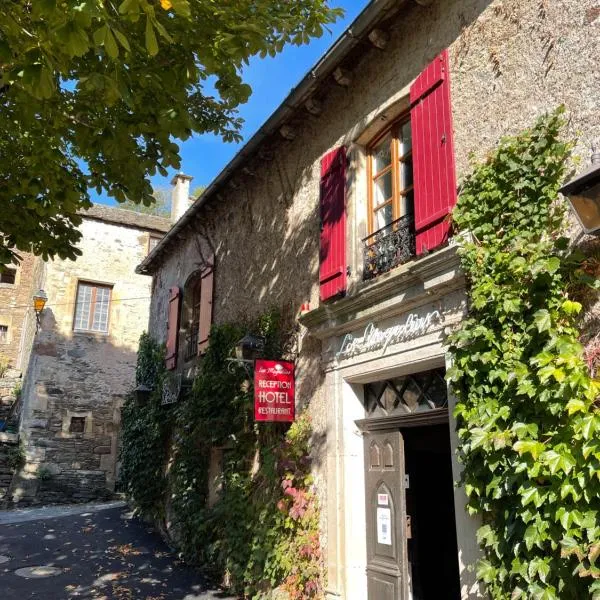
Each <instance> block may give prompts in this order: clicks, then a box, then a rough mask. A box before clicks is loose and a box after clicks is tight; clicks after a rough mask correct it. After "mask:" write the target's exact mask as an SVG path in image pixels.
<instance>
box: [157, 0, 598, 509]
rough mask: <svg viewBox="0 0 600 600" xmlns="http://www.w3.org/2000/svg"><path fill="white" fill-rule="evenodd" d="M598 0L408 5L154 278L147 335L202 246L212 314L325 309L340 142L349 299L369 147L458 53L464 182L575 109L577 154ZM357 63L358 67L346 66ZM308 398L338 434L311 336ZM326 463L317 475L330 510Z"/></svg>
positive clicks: (586, 129)
mask: <svg viewBox="0 0 600 600" xmlns="http://www.w3.org/2000/svg"><path fill="white" fill-rule="evenodd" d="M596 5H597V0H581V1H579V2H573V1H572V0H556V1H553V2H547V1H545V0H542V1H540V0H445V1H441V0H437V1H435V2H433V4H432V5H431V6H429V7H423V6H419V5H417V4H416V3H412V2H410V3H406V4H405V5H404V6H403V8H402V9H401V11H400V13H399V15H398V16H397V17H396V18H395V19H394V22H393V23H388V24H387V26H386V29H387V31H388V32H389V34H390V40H389V42H388V44H387V46H386V48H385V50H384V51H380V50H378V49H375V48H372V47H370V46H368V45H367V44H364V45H362V46H361V48H362V49H363V50H362V54H361V56H357V57H355V60H353V62H352V65H351V67H352V75H353V78H352V83H351V85H350V86H349V87H342V86H339V85H337V84H335V83H334V82H333V81H330V82H329V83H326V84H324V85H323V87H322V89H320V90H319V91H318V96H319V98H320V100H321V104H322V113H321V114H320V115H319V116H314V115H311V114H308V113H307V112H306V111H304V110H299V111H298V113H297V115H296V117H294V118H292V119H291V120H290V123H291V124H292V125H293V126H294V127H295V131H296V138H295V140H293V141H291V142H290V141H285V140H283V139H281V138H275V137H271V138H269V140H268V142H267V145H266V147H265V150H267V152H266V153H263V155H262V156H261V157H260V158H259V157H258V156H255V157H252V158H250V159H248V161H247V165H246V166H247V168H246V169H244V172H242V171H241V170H240V172H238V173H235V175H234V176H233V184H232V185H231V186H229V187H227V188H225V189H224V190H221V192H220V194H221V197H220V198H219V200H218V201H216V200H215V199H211V200H209V205H208V207H207V208H206V209H205V210H203V211H201V212H199V214H198V220H197V223H196V225H195V227H194V231H188V232H187V234H186V235H187V239H179V240H178V243H177V245H176V246H175V247H172V248H171V249H170V250H169V252H168V254H167V256H166V258H165V259H164V261H163V262H162V263H161V265H160V269H159V270H158V272H157V274H156V277H155V290H154V295H153V299H152V305H151V315H150V327H149V329H150V331H151V333H152V334H153V335H154V336H155V337H156V338H157V339H158V340H159V341H164V340H165V339H166V321H167V302H168V292H169V288H170V287H171V286H174V285H178V286H181V287H183V286H184V285H185V282H186V281H187V279H188V277H189V276H190V274H192V273H193V272H194V271H195V270H196V269H198V268H199V266H200V265H201V262H202V261H201V256H200V252H199V251H198V248H199V246H198V243H200V248H201V249H203V252H202V253H203V254H205V253H206V251H207V247H208V246H209V245H210V246H212V248H213V249H214V250H215V252H216V273H215V299H214V305H213V308H214V320H215V321H216V322H225V321H229V320H237V319H240V318H251V317H254V316H256V315H258V314H260V313H262V312H264V311H265V310H267V309H268V308H270V307H272V306H276V307H279V308H280V309H283V311H284V312H286V313H287V314H288V315H290V316H293V315H294V314H296V312H297V310H298V309H299V307H300V305H301V304H302V303H304V302H310V304H311V307H312V308H315V307H316V306H318V260H319V250H318V244H319V215H318V199H319V161H320V158H321V157H322V156H323V154H324V153H325V152H327V151H328V150H331V149H333V148H335V147H337V146H339V145H340V144H347V145H348V147H349V167H348V214H349V219H348V236H347V239H348V257H349V267H350V273H351V275H350V281H349V295H352V294H353V293H357V292H359V291H360V290H362V289H363V288H364V285H363V284H362V282H361V270H362V263H361V260H362V253H361V250H362V247H361V242H360V240H361V239H362V238H363V237H364V236H366V235H367V219H366V214H367V213H366V210H367V209H366V189H367V184H366V148H365V144H366V143H368V141H370V140H371V139H372V137H373V136H374V135H375V134H376V133H377V132H378V131H379V130H380V129H381V128H382V127H385V125H386V123H389V121H390V119H392V118H394V116H396V115H398V114H400V113H401V112H403V111H405V110H407V109H408V90H409V86H410V84H411V82H412V80H413V79H414V78H415V77H416V76H417V75H418V74H419V73H420V72H421V71H422V70H423V68H424V67H425V66H426V65H427V64H428V63H429V62H430V61H431V60H432V59H433V58H434V57H435V56H436V55H437V54H438V53H439V52H440V51H441V50H443V49H444V48H450V55H451V81H452V108H453V114H454V139H455V150H456V163H457V171H458V175H459V178H460V177H463V176H464V175H465V174H466V173H467V172H468V169H469V166H468V158H467V157H468V155H469V154H470V153H471V152H475V153H476V154H477V155H478V156H480V157H481V156H483V155H484V154H485V152H486V151H487V150H489V149H491V148H493V147H494V146H495V145H496V143H497V141H498V140H499V138H500V137H501V136H502V135H505V134H508V133H513V132H516V131H518V130H520V129H521V128H523V127H525V126H527V125H530V124H531V123H532V121H533V120H534V119H535V117H536V116H537V115H540V114H542V113H543V112H545V111H549V110H552V109H554V108H555V107H556V106H557V105H558V104H560V103H565V105H566V107H567V110H568V116H569V118H570V123H569V129H568V134H569V135H570V136H572V137H575V136H577V138H578V144H577V150H578V152H579V153H580V154H581V155H582V156H583V157H586V149H587V148H588V146H589V144H590V141H591V140H592V139H593V138H594V137H598V136H599V135H600V120H599V119H598V118H597V117H598V114H600V107H599V104H598V102H599V96H598V93H597V90H598V89H600V80H599V78H600V70H599V69H598V68H597V66H596V55H597V52H595V45H597V41H598V39H599V35H598V32H599V27H600V19H597V16H598V12H597V11H595V10H594V7H595V6H596ZM347 66H349V65H347ZM301 337H302V340H301V344H300V347H299V349H300V353H299V357H298V367H297V379H298V401H299V403H300V404H301V405H303V404H308V405H309V406H310V411H311V413H312V415H313V422H314V425H315V430H316V433H317V435H320V436H324V437H326V436H327V432H328V429H327V428H328V425H327V420H326V404H327V395H326V393H325V392H324V388H323V374H322V371H321V368H320V350H321V348H320V342H319V341H318V340H315V339H312V338H310V337H306V336H304V334H303V333H301ZM323 462H324V461H317V465H318V466H317V473H316V481H317V487H318V489H319V492H320V494H321V500H322V503H323V504H325V502H326V497H325V492H324V490H325V486H324V485H321V484H322V482H323V480H324V479H325V478H326V476H327V475H326V472H325V468H324V466H323Z"/></svg>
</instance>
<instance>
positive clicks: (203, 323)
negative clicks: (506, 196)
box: [198, 257, 215, 354]
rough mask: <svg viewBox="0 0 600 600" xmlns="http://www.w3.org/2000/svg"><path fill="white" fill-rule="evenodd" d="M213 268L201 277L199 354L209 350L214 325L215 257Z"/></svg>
mask: <svg viewBox="0 0 600 600" xmlns="http://www.w3.org/2000/svg"><path fill="white" fill-rule="evenodd" d="M211 262H212V266H210V267H207V268H205V269H204V270H203V271H202V273H201V275H200V280H201V283H200V325H199V329H198V354H203V353H204V352H206V349H207V348H208V338H209V337H210V327H211V325H212V305H213V279H214V273H215V269H214V257H213V260H212V261H211Z"/></svg>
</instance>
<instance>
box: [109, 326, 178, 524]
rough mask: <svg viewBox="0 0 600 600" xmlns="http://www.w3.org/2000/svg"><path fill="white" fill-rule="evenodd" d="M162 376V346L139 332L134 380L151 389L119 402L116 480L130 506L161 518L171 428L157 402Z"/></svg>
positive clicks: (167, 417)
mask: <svg viewBox="0 0 600 600" xmlns="http://www.w3.org/2000/svg"><path fill="white" fill-rule="evenodd" d="M164 376H165V369H164V349H163V347H162V346H161V345H159V344H157V343H156V342H155V341H154V340H153V339H152V338H151V337H150V336H149V335H148V334H146V333H144V334H142V336H141V338H140V345H139V350H138V357H137V368H136V384H138V385H139V384H141V383H143V384H144V385H146V386H147V387H149V388H152V389H153V391H152V393H151V394H150V398H149V400H148V401H147V402H146V403H144V404H143V405H140V404H138V400H137V398H136V395H135V393H134V392H132V393H131V394H129V396H128V397H127V399H126V400H125V405H124V406H123V410H122V414H121V418H122V445H121V451H120V461H121V467H120V470H119V480H120V485H121V487H122V488H123V491H124V492H125V493H126V494H127V496H128V497H129V499H130V501H131V502H132V504H133V506H134V507H135V508H136V509H137V510H138V511H139V512H141V514H142V515H144V516H145V517H146V518H148V519H152V520H156V519H161V518H162V517H163V515H164V502H165V495H166V490H167V480H166V477H165V463H166V459H167V447H168V446H167V444H168V440H169V435H170V431H171V421H172V419H171V417H170V413H169V412H168V411H166V410H165V409H164V407H162V406H161V390H162V380H163V377H164Z"/></svg>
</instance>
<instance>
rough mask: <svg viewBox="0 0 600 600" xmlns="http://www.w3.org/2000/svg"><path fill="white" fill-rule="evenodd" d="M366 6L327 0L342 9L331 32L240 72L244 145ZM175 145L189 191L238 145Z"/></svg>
mask: <svg viewBox="0 0 600 600" xmlns="http://www.w3.org/2000/svg"><path fill="white" fill-rule="evenodd" d="M368 3H369V0H331V1H330V5H331V6H335V7H342V8H343V9H344V10H345V11H346V14H345V16H344V18H343V19H340V20H338V21H337V22H336V23H335V24H334V25H333V26H330V27H329V29H330V30H331V33H328V32H325V33H324V34H323V36H322V37H321V38H319V39H315V40H312V41H311V43H310V44H309V45H307V46H300V47H298V46H288V47H286V48H285V49H284V51H283V52H282V53H281V54H278V55H277V56H276V57H275V58H264V59H259V58H256V59H254V60H252V61H250V65H249V66H248V67H246V69H245V71H244V78H245V81H246V82H247V83H249V84H250V85H251V86H252V96H251V97H250V100H249V101H248V102H247V103H246V104H244V105H242V106H240V109H239V112H240V116H241V117H242V118H243V119H244V121H245V123H244V127H243V129H242V134H243V136H244V142H245V141H247V140H248V139H249V138H250V137H251V136H252V134H253V133H255V132H256V130H257V129H258V128H259V127H260V126H261V125H262V124H263V123H264V122H265V121H266V119H267V118H268V117H269V116H270V115H271V113H272V112H273V111H274V110H275V109H276V108H277V107H278V106H279V104H280V103H281V102H282V101H283V99H284V98H285V97H286V96H287V94H288V93H289V91H290V90H291V89H292V88H293V87H294V86H295V85H296V84H297V83H298V82H299V81H300V80H301V79H302V77H303V76H304V75H305V74H306V72H307V71H308V70H309V69H310V68H311V67H312V66H313V65H314V64H315V63H316V62H317V61H318V60H319V58H320V57H321V56H323V54H324V53H325V52H326V51H327V49H328V48H329V47H330V46H331V45H332V44H333V42H334V41H335V40H336V39H337V38H338V37H339V36H340V35H341V34H342V33H343V32H344V30H345V29H346V28H347V27H348V26H349V25H350V23H352V21H353V20H354V19H355V18H356V17H357V16H358V14H359V13H360V11H361V10H362V9H363V8H364V7H365V6H366V5H367V4H368ZM244 142H242V144H243V143H244ZM178 143H179V145H180V148H181V156H182V171H183V172H184V173H185V174H186V175H191V176H192V177H193V178H194V180H193V181H192V189H193V188H194V187H196V186H198V185H208V184H209V183H210V182H211V181H212V180H213V179H214V178H215V177H216V176H217V174H218V173H219V172H220V171H221V169H222V168H223V167H224V166H225V165H226V164H227V163H228V162H229V160H231V158H232V157H233V155H234V154H235V153H236V152H237V150H238V149H239V147H240V145H242V144H232V143H229V144H227V143H225V142H223V141H222V140H221V139H220V138H218V137H215V136H213V135H203V136H195V137H192V138H190V139H189V140H187V141H185V142H178ZM172 176H173V173H171V174H170V175H169V177H167V178H164V177H160V176H156V177H154V178H153V179H152V183H153V185H154V187H161V186H162V187H168V186H169V184H170V180H171V177H172ZM92 200H93V201H94V202H103V203H106V204H115V201H114V200H113V199H112V198H106V197H102V198H99V197H94V196H93V197H92Z"/></svg>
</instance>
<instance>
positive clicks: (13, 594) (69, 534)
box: [0, 503, 230, 600]
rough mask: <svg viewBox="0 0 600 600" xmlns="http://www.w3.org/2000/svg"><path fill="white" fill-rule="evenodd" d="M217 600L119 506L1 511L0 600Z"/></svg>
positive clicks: (157, 538) (195, 573) (218, 595)
mask: <svg viewBox="0 0 600 600" xmlns="http://www.w3.org/2000/svg"><path fill="white" fill-rule="evenodd" d="M29 598H39V599H43V600H70V599H76V598H88V599H95V600H216V599H222V598H230V596H226V595H224V594H223V593H221V592H219V591H218V590H211V589H210V588H209V587H208V586H207V584H206V581H205V580H204V578H203V577H202V575H201V574H199V573H198V571H196V570H195V569H193V568H191V567H188V566H186V565H184V564H182V563H181V562H180V561H179V560H177V557H176V555H175V554H174V553H173V552H171V551H170V549H169V548H168V547H167V546H166V545H165V544H164V543H163V541H162V540H161V538H160V536H159V535H158V534H157V533H156V532H154V531H153V530H152V529H150V528H149V527H148V526H147V525H146V524H144V523H143V522H141V521H140V520H138V519H137V518H135V517H133V516H132V514H131V512H130V511H129V509H128V508H127V507H126V506H124V505H123V504H122V503H111V504H106V505H88V506H81V505H80V506H76V507H52V508H43V509H29V510H22V511H21V510H17V511H0V599H2V600H26V599H29Z"/></svg>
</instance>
